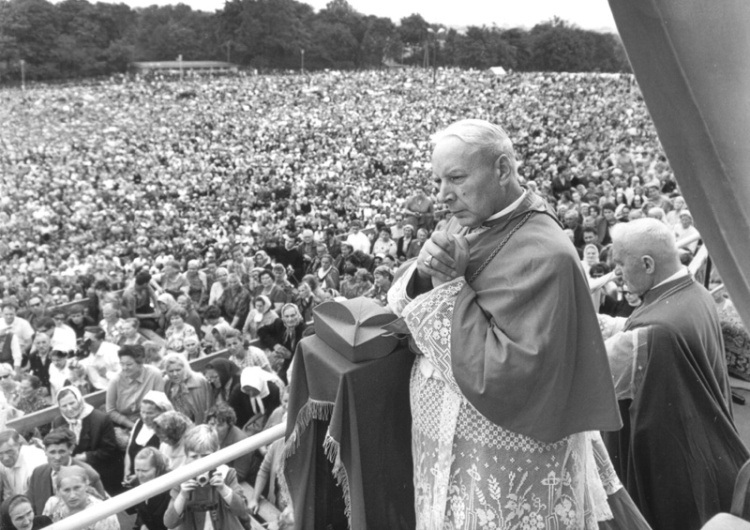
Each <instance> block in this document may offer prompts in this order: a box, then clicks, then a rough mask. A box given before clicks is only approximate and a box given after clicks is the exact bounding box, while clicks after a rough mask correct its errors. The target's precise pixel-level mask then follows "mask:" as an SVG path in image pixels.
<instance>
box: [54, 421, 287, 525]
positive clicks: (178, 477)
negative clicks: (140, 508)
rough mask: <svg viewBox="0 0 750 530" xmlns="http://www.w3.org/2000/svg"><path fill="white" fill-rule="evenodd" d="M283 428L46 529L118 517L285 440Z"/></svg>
mask: <svg viewBox="0 0 750 530" xmlns="http://www.w3.org/2000/svg"><path fill="white" fill-rule="evenodd" d="M285 428H286V425H285V424H284V423H280V424H278V425H274V426H273V427H271V428H270V429H267V430H265V431H263V432H260V433H258V434H256V435H254V436H251V437H250V438H245V439H244V440H241V441H239V442H237V443H235V444H233V445H230V446H229V447H225V448H224V449H222V450H220V451H218V452H216V453H214V454H212V455H209V456H206V457H204V458H201V459H200V460H196V461H194V462H190V463H189V464H186V465H184V466H181V467H179V468H178V469H175V470H174V471H170V472H169V473H167V474H166V475H162V476H161V477H157V478H155V479H154V480H152V481H150V482H147V483H145V484H142V485H140V486H138V487H136V488H133V489H132V490H129V491H126V492H124V493H121V494H119V495H117V496H116V497H112V498H111V499H108V500H106V501H104V502H102V503H101V504H97V505H94V506H90V507H88V508H86V509H85V510H84V511H82V512H79V513H77V514H76V515H75V516H72V517H68V518H66V519H63V520H62V521H59V522H57V523H55V524H53V525H52V526H49V527H48V528H49V529H50V530H78V529H80V528H86V527H88V526H89V525H92V524H94V523H95V522H97V521H100V520H102V519H105V518H107V517H109V516H110V515H115V514H118V513H120V512H122V511H124V510H127V509H128V508H130V507H131V506H135V505H136V504H138V503H141V502H143V501H145V500H147V499H150V498H151V497H153V496H154V495H158V494H159V493H161V492H163V491H167V490H170V489H172V488H173V487H175V486H177V485H179V484H181V483H183V482H184V481H186V480H189V479H191V478H193V477H196V476H198V475H200V474H201V473H205V472H206V471H209V470H210V469H215V468H216V467H217V466H219V465H221V464H225V463H227V462H231V461H232V460H235V459H237V458H238V457H240V456H242V455H245V454H247V453H251V452H252V451H255V450H257V449H258V448H260V447H262V446H264V445H268V444H270V443H272V442H274V441H276V440H278V439H279V438H281V437H282V436H284V430H285Z"/></svg>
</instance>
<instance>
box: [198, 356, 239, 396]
mask: <svg viewBox="0 0 750 530" xmlns="http://www.w3.org/2000/svg"><path fill="white" fill-rule="evenodd" d="M205 377H206V380H207V381H208V382H209V383H210V384H211V390H212V393H213V396H214V403H228V402H229V400H230V398H231V396H232V393H233V392H234V391H235V390H239V388H240V368H239V366H237V364H236V363H233V362H232V361H230V360H228V359H214V360H213V361H211V362H210V363H208V364H207V365H206V370H205Z"/></svg>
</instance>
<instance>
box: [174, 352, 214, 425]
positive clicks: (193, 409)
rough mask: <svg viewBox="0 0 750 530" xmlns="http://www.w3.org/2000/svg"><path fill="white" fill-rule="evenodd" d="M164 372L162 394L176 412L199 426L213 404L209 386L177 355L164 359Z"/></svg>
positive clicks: (183, 358)
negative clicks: (164, 378) (165, 375)
mask: <svg viewBox="0 0 750 530" xmlns="http://www.w3.org/2000/svg"><path fill="white" fill-rule="evenodd" d="M164 371H165V372H166V374H167V377H166V380H165V383H164V393H165V394H166V395H167V397H168V398H169V401H171V402H172V405H173V406H174V409H175V410H176V411H177V412H182V413H183V414H184V415H185V416H187V417H188V418H190V420H191V421H193V423H195V424H196V425H200V424H201V423H205V421H206V412H208V409H210V408H211V407H212V406H213V404H214V395H213V391H212V389H211V384H210V383H209V382H208V381H206V378H205V377H203V374H199V373H196V372H193V370H192V369H191V368H190V365H189V364H188V362H187V359H185V357H184V356H183V355H181V354H179V353H170V354H168V355H166V356H165V357H164Z"/></svg>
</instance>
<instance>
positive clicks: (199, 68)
mask: <svg viewBox="0 0 750 530" xmlns="http://www.w3.org/2000/svg"><path fill="white" fill-rule="evenodd" d="M131 68H132V69H133V71H134V72H135V73H138V74H143V75H147V74H155V73H160V74H167V75H179V74H180V69H182V72H183V73H188V72H195V73H201V74H203V73H206V74H235V73H237V72H238V71H239V68H238V67H237V65H236V64H232V63H225V62H222V61H143V62H141V61H139V62H133V63H131Z"/></svg>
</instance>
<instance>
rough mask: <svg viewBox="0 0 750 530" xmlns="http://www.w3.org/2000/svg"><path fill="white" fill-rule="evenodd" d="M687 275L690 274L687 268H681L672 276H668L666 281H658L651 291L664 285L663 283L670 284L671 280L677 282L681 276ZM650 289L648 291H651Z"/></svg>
mask: <svg viewBox="0 0 750 530" xmlns="http://www.w3.org/2000/svg"><path fill="white" fill-rule="evenodd" d="M688 274H690V271H689V270H688V269H687V267H682V268H681V269H680V270H678V271H677V272H675V273H674V274H673V275H672V276H670V277H669V278H667V279H666V280H662V281H660V282H659V283H657V284H656V285H654V286H653V287H652V288H651V289H656V288H657V287H659V286H660V285H664V284H665V283H667V282H671V281H672V280H677V279H678V278H682V277H683V276H687V275H688ZM651 289H649V290H651Z"/></svg>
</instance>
